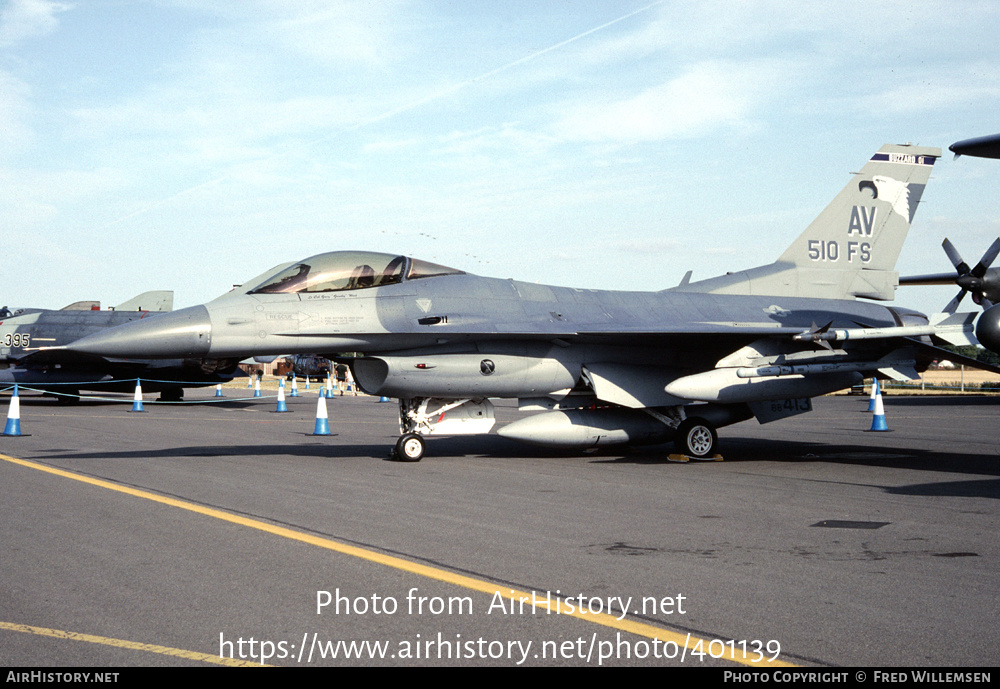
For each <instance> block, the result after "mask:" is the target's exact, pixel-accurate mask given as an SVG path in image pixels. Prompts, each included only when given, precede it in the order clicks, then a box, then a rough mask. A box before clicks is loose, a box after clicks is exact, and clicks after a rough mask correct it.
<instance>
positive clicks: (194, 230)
mask: <svg viewBox="0 0 1000 689" xmlns="http://www.w3.org/2000/svg"><path fill="white" fill-rule="evenodd" d="M998 26H1000V5H998V4H997V3H995V2H961V1H958V2H956V1H950V2H919V1H917V2H894V1H891V0H882V1H880V2H870V1H865V2H840V3H803V2H780V1H775V2H757V3H748V2H711V1H704V0H702V1H698V2H669V1H667V2H661V3H655V4H652V5H650V4H649V3H648V2H642V1H640V2H629V1H625V0H619V1H617V2H600V1H590V2H588V1H586V0H583V1H581V0H572V1H566V0H560V1H555V0H548V1H546V0H542V1H537V0H536V1H535V2H518V1H511V0H504V1H503V2H499V1H496V2H491V1H485V0H484V1H477V2H471V1H469V2H465V1H461V2H459V1H451V2H448V1H444V0H439V1H434V2H411V1H405V0H400V1H392V0H380V1H378V2H372V1H370V0H369V1H365V2H321V1H318V0H317V1H314V0H295V1H278V0H241V1H240V2H226V1H222V0H216V1H212V2H208V1H203V0H146V1H143V0H85V1H84V0H79V1H77V2H72V1H68V0H67V1H63V0H60V1H58V2H57V1H47V0H4V1H2V2H0V228H2V229H0V235H2V237H3V245H4V255H5V256H6V260H5V261H4V267H5V269H4V271H3V273H4V280H3V282H4V285H3V287H4V290H3V294H2V295H0V305H3V304H7V305H11V306H39V307H48V308H58V307H61V306H63V305H65V304H67V303H69V302H72V301H76V300H81V299H98V300H101V301H102V302H103V303H104V305H106V306H107V305H113V304H116V303H119V302H121V301H124V300H126V299H128V298H130V297H131V296H133V295H135V294H138V293H139V292H142V291H145V290H149V289H173V290H175V292H176V297H175V305H176V306H178V307H181V306H188V305H192V304H196V303H201V302H203V301H207V300H209V299H211V298H213V297H215V296H217V295H219V294H221V293H222V292H224V291H226V290H227V289H229V287H230V286H231V285H232V284H234V283H239V282H242V281H243V280H245V279H248V278H250V277H252V276H255V275H257V274H258V273H261V272H263V271H264V270H266V269H268V268H269V267H271V266H273V265H275V264H277V263H280V262H285V261H292V260H297V259H301V258H304V257H306V256H309V255H312V254H315V253H320V252H324V251H332V250H337V249H369V250H376V251H385V252H397V253H406V254H410V255H415V256H418V257H422V258H426V259H428V260H432V261H436V262H439V263H444V264H446V265H451V266H454V267H456V268H461V269H465V270H468V271H470V272H475V273H480V274H484V275H491V276H496V277H512V278H516V279H521V280H527V281H531V282H542V283H549V284H560V285H571V286H578V287H590V288H610V289H662V288H665V287H669V286H672V285H675V284H676V283H677V282H678V281H679V280H680V279H681V277H682V276H683V275H684V273H685V272H686V271H687V270H689V269H692V270H694V279H700V278H707V277H711V276H713V275H717V274H720V273H723V272H725V271H727V270H737V269H741V268H747V267H751V266H755V265H760V264H764V263H769V262H771V261H773V260H774V259H775V258H776V257H777V256H778V255H779V254H780V253H781V252H782V251H783V250H784V248H785V247H786V246H787V245H789V244H790V243H791V242H792V240H793V239H794V238H795V237H796V236H797V235H798V234H799V233H800V232H801V231H802V230H803V229H804V228H805V227H806V225H808V223H809V222H810V221H811V220H812V219H813V218H814V217H815V216H816V215H817V214H818V213H819V212H820V211H821V210H822V208H823V207H824V206H826V204H827V203H828V202H829V201H830V200H831V199H832V198H833V196H834V195H835V194H836V193H837V192H838V191H839V190H840V189H841V188H842V187H843V185H844V184H846V183H847V181H848V179H849V176H848V173H849V172H851V171H854V170H857V169H859V168H860V167H861V165H862V164H863V163H864V161H866V160H867V159H868V158H869V157H870V155H871V154H872V153H873V152H874V151H875V150H876V149H877V148H878V147H879V146H881V145H882V144H883V143H902V142H914V143H920V144H922V145H929V146H939V147H941V148H944V149H946V148H947V146H948V145H949V144H951V143H953V142H955V141H957V140H960V139H964V138H969V137H973V136H982V135H986V134H992V133H996V132H1000V116H998V112H997V110H998V105H1000V42H998V41H997V40H996V35H997V28H998ZM998 183H1000V161H993V160H983V159H977V158H960V159H958V160H954V159H953V157H952V156H951V154H950V153H948V152H946V154H945V157H944V158H943V159H942V160H941V161H939V162H938V164H937V165H936V166H935V171H934V175H933V177H932V178H931V182H930V185H929V187H928V190H927V192H926V193H925V195H924V198H923V202H922V203H921V206H920V209H919V211H918V212H917V215H916V218H915V221H914V225H913V229H912V230H911V233H910V237H909V239H908V241H907V244H906V246H905V247H904V249H903V255H902V257H901V258H900V262H899V265H898V269H899V270H900V272H901V273H903V274H912V273H924V272H932V271H944V270H947V269H949V268H950V266H949V264H948V262H947V259H946V258H945V255H944V253H943V251H942V250H941V248H940V243H941V240H942V239H943V238H944V237H945V236H947V237H950V238H951V239H952V241H953V242H954V243H955V244H956V246H957V247H958V248H959V250H960V251H961V252H962V253H963V254H964V257H965V259H966V260H967V261H969V262H970V263H974V262H975V261H976V260H978V258H979V256H980V255H981V254H982V252H983V251H985V250H986V248H987V246H988V245H989V243H990V242H991V241H992V240H993V239H994V238H996V237H997V236H998V234H1000V198H998V194H997V193H996V191H997V185H998ZM954 291H955V290H954V289H951V288H933V289H931V288H906V289H902V290H900V291H899V292H898V293H897V294H898V298H897V301H898V302H899V303H900V304H902V305H904V306H910V307H914V308H918V309H920V310H923V311H936V310H940V309H941V308H942V307H943V306H944V304H945V303H946V302H947V301H948V300H949V299H950V298H951V296H952V295H953V293H954Z"/></svg>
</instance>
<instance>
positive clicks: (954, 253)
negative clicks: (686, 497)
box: [941, 238, 969, 275]
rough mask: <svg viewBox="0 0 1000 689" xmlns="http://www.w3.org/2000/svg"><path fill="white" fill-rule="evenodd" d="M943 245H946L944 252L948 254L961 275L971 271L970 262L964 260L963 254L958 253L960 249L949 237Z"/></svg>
mask: <svg viewBox="0 0 1000 689" xmlns="http://www.w3.org/2000/svg"><path fill="white" fill-rule="evenodd" d="M941 246H942V247H944V252H945V253H946V254H948V260H949V261H951V264H952V265H953V266H955V270H957V271H958V274H959V275H965V274H966V273H968V272H969V264H968V263H966V262H965V261H963V260H962V256H961V255H960V254H959V253H958V249H956V248H955V245H954V244H952V243H951V241H950V240H949V239H947V238H946V239H945V240H944V241H943V242H942V243H941Z"/></svg>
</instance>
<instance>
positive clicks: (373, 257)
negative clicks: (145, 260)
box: [67, 145, 1000, 461]
mask: <svg viewBox="0 0 1000 689" xmlns="http://www.w3.org/2000/svg"><path fill="white" fill-rule="evenodd" d="M940 155H941V151H940V149H936V148H920V147H916V146H910V145H898V146H893V145H887V146H884V147H882V149H880V150H879V152H878V153H876V154H875V155H874V156H872V158H871V159H870V160H869V161H868V162H867V163H866V164H865V166H864V168H863V169H862V170H861V172H860V173H857V174H855V175H854V177H853V178H852V179H851V181H850V182H849V183H848V184H847V186H846V187H845V188H844V189H843V190H842V191H841V192H840V193H839V194H838V195H837V197H836V198H835V199H834V200H833V202H832V203H831V204H830V205H829V206H828V207H827V208H826V209H825V210H824V211H823V212H822V213H821V214H820V215H819V217H818V218H817V219H816V220H815V221H814V222H813V223H812V224H810V225H809V227H808V228H807V229H806V230H805V232H803V233H802V235H801V236H800V237H799V238H798V239H797V240H796V241H795V242H793V243H792V245H791V246H790V247H789V248H788V250H786V251H785V252H784V254H782V255H781V256H780V257H779V259H778V260H777V261H776V262H774V263H772V264H769V265H766V266H761V267H758V268H753V269H750V270H745V271H740V272H735V273H729V274H727V275H723V276H720V277H717V278H713V279H710V280H704V281H700V282H689V281H688V280H685V281H684V282H683V283H682V284H681V285H679V286H677V287H674V288H671V289H667V290H663V291H659V292H625V291H621V292H617V291H614V292H612V291H601V290H580V289H570V288H564V287H551V286H547V285H540V284H533V283H524V282H518V281H514V280H502V279H495V278H488V277H480V276H477V275H471V274H468V273H465V272H463V271H461V270H456V269H453V268H448V267H445V266H440V265H435V264H432V263H428V262H426V261H421V260H419V259H415V258H408V257H404V256H395V255H392V254H380V253H374V252H349V251H341V252H333V253H329V254H321V255H318V256H313V257H312V258H309V259H306V260H304V261H301V262H299V263H297V264H294V265H291V266H290V267H287V268H285V269H282V270H278V271H276V272H275V273H274V274H273V275H271V276H266V277H264V278H262V279H260V280H258V281H255V284H253V285H251V286H250V287H248V288H246V289H244V290H243V292H242V293H241V294H237V295H233V294H230V295H226V296H224V297H221V298H219V299H216V300H215V301H212V302H209V303H207V304H205V305H202V306H195V307H191V308H187V309H183V310H180V311H176V312H174V313H172V314H168V315H165V316H162V317H160V318H157V319H155V320H151V321H148V322H141V321H140V322H138V323H130V324H127V325H124V326H121V327H119V328H114V329H110V330H107V331H104V332H102V333H98V334H96V335H91V336H89V337H86V338H83V339H81V340H79V341H77V342H75V343H72V344H71V345H69V346H68V347H67V349H68V350H69V351H72V352H80V353H86V354H102V355H108V356H129V357H161V356H162V357H168V356H169V357H176V356H183V357H194V358H202V357H204V358H209V359H216V358H229V357H238V358H242V357H245V356H249V355H253V354H256V355H266V354H278V353H282V354H284V353H290V352H320V353H323V354H324V355H327V356H331V357H333V356H335V355H336V353H337V352H361V353H363V355H362V356H360V357H358V358H352V359H350V365H351V367H352V370H353V374H354V378H355V380H356V381H357V382H358V384H359V385H360V386H361V388H362V389H363V390H365V391H366V392H368V393H371V394H375V395H385V396H391V397H397V398H399V400H400V430H401V433H402V435H401V437H400V438H399V440H398V442H397V443H396V453H397V454H398V456H400V457H401V458H403V459H407V460H414V461H415V460H419V459H420V458H421V457H422V455H423V453H424V449H425V445H424V436H427V435H433V434H472V433H485V432H488V431H489V430H490V429H491V428H492V426H493V424H494V418H493V406H492V404H491V403H490V401H489V398H493V397H500V398H517V399H518V400H519V403H520V406H521V407H522V408H523V409H535V410H539V411H542V412H543V413H541V414H538V415H535V416H530V417H527V418H524V419H521V420H519V421H516V422H514V423H513V424H510V425H508V426H506V427H504V428H501V429H500V430H499V431H498V432H499V433H500V434H501V435H504V436H507V437H511V438H516V439H519V440H524V441H528V442H533V443H539V444H546V445H555V446H562V447H577V448H584V447H594V446H599V445H607V444H613V443H631V444H643V443H660V442H664V441H667V440H669V439H674V440H675V443H676V444H677V446H678V448H679V449H680V451H681V452H683V453H684V454H686V455H688V456H693V457H706V456H710V455H712V454H713V453H714V451H715V449H716V443H717V434H716V429H717V428H718V427H721V426H725V425H728V424H732V423H736V422H738V421H742V420H745V419H749V418H751V417H755V418H756V419H757V420H758V421H759V422H761V423H767V422H770V421H774V420H776V419H780V418H784V417H787V416H791V415H795V414H800V413H803V412H807V411H809V410H810V409H811V402H810V398H811V397H814V396H816V395H822V394H825V393H828V392H833V391H836V390H840V389H842V388H845V387H849V386H851V385H853V384H855V383H858V382H860V381H861V380H863V378H864V377H865V376H873V375H877V376H880V377H889V378H896V379H914V378H917V377H918V371H921V370H923V369H925V368H926V367H927V366H928V365H929V364H930V363H931V362H932V361H933V360H935V359H938V358H945V357H947V358H949V359H952V360H958V361H961V362H962V363H966V364H968V365H970V366H980V367H984V366H982V365H980V364H978V363H977V362H974V361H972V360H968V359H965V360H963V358H961V357H955V356H954V355H951V354H949V353H947V352H944V351H942V350H940V349H938V348H936V347H934V346H933V345H932V343H934V342H947V343H951V344H975V340H974V339H973V338H972V335H971V330H972V320H973V319H974V317H975V315H974V314H938V315H934V316H931V317H927V316H924V315H923V314H919V313H916V312H914V311H910V310H908V309H904V308H899V307H890V306H882V305H879V304H875V303H872V302H870V301H860V300H859V299H858V298H859V297H862V298H867V299H875V300H889V299H892V298H893V297H894V294H895V288H896V284H897V279H898V275H897V273H896V272H895V271H894V266H895V262H896V259H897V257H898V255H899V252H900V250H901V248H902V245H903V241H904V239H905V237H906V234H907V231H908V229H909V226H910V222H911V220H912V218H913V214H914V211H915V209H916V206H917V203H918V202H919V200H920V197H921V194H922V193H923V190H924V187H925V185H926V183H927V180H928V178H929V176H930V171H931V168H932V166H933V164H934V161H935V160H936V159H937V158H938V157H939V156H940ZM664 258H665V260H668V259H669V257H664ZM621 277H622V282H623V284H629V283H630V280H629V276H628V275H622V276H621ZM985 368H989V367H988V366H986V367H985ZM997 370H1000V369H997Z"/></svg>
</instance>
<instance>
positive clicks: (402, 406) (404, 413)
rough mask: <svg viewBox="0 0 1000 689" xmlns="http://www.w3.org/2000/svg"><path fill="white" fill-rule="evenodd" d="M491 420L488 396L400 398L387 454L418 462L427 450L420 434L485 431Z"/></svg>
mask: <svg viewBox="0 0 1000 689" xmlns="http://www.w3.org/2000/svg"><path fill="white" fill-rule="evenodd" d="M494 422H495V418H494V415H493V404H492V403H491V402H490V401H489V400H488V399H470V398H463V399H437V398H432V397H414V398H412V399H400V400H399V432H400V437H399V440H397V441H396V445H395V447H393V451H392V453H391V456H392V457H393V458H395V459H398V460H400V461H403V462H419V461H420V460H421V459H423V457H424V452H425V451H426V449H427V441H426V440H424V436H428V435H476V434H481V433H489V431H490V429H491V428H492V427H493V424H494Z"/></svg>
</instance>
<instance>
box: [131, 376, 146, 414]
mask: <svg viewBox="0 0 1000 689" xmlns="http://www.w3.org/2000/svg"><path fill="white" fill-rule="evenodd" d="M129 411H146V410H145V409H143V408H142V383H141V382H140V381H139V379H138V378H136V379H135V395H134V396H133V397H132V409H130V410H129Z"/></svg>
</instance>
